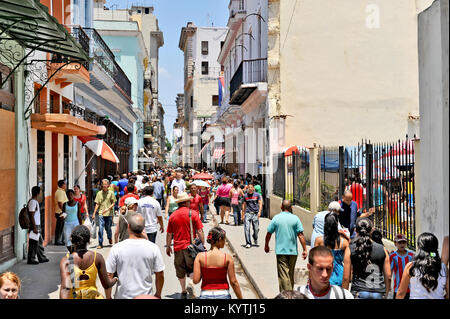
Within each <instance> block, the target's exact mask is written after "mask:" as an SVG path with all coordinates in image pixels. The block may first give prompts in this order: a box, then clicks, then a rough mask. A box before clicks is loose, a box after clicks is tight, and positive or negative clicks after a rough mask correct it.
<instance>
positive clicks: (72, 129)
mask: <svg viewBox="0 0 450 319" xmlns="http://www.w3.org/2000/svg"><path fill="white" fill-rule="evenodd" d="M31 127H32V128H34V129H37V130H41V131H51V132H54V133H59V134H64V135H69V136H95V135H98V134H105V128H104V126H97V125H95V124H92V123H89V122H86V121H84V120H82V119H80V118H77V117H75V116H72V115H70V114H61V113H46V114H36V113H35V114H31Z"/></svg>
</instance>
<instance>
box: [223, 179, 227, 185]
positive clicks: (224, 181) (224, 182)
mask: <svg viewBox="0 0 450 319" xmlns="http://www.w3.org/2000/svg"><path fill="white" fill-rule="evenodd" d="M227 182H228V178H226V177H222V184H223V185H225V184H226V183H227Z"/></svg>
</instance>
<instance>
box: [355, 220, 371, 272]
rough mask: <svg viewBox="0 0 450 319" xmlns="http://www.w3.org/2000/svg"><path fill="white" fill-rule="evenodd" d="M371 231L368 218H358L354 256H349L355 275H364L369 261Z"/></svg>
mask: <svg viewBox="0 0 450 319" xmlns="http://www.w3.org/2000/svg"><path fill="white" fill-rule="evenodd" d="M371 231H372V221H371V220H370V219H368V218H358V220H357V221H356V232H357V233H358V236H357V237H356V238H355V254H354V255H352V256H351V259H352V265H353V268H354V269H355V273H356V274H361V273H364V272H365V270H366V268H367V265H368V264H369V261H370V255H371V253H372V246H373V244H372V241H371V240H370V232H371Z"/></svg>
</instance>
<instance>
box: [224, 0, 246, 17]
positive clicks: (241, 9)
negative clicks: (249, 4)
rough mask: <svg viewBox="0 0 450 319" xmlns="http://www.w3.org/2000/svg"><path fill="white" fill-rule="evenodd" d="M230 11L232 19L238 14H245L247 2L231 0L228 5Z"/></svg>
mask: <svg viewBox="0 0 450 319" xmlns="http://www.w3.org/2000/svg"><path fill="white" fill-rule="evenodd" d="M228 9H229V10H230V19H231V18H234V17H235V16H236V15H237V14H241V13H243V14H245V13H246V6H245V0H230V3H229V4H228Z"/></svg>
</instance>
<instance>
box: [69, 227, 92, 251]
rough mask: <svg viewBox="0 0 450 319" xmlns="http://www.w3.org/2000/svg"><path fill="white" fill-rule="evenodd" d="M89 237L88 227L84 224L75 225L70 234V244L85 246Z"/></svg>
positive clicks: (79, 246)
mask: <svg viewBox="0 0 450 319" xmlns="http://www.w3.org/2000/svg"><path fill="white" fill-rule="evenodd" d="M90 239H91V232H90V231H89V228H87V227H86V226H84V225H78V226H75V228H74V229H73V230H72V234H71V235H70V241H71V242H72V245H74V246H75V247H78V248H85V247H86V245H87V244H88V243H89V240H90Z"/></svg>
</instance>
